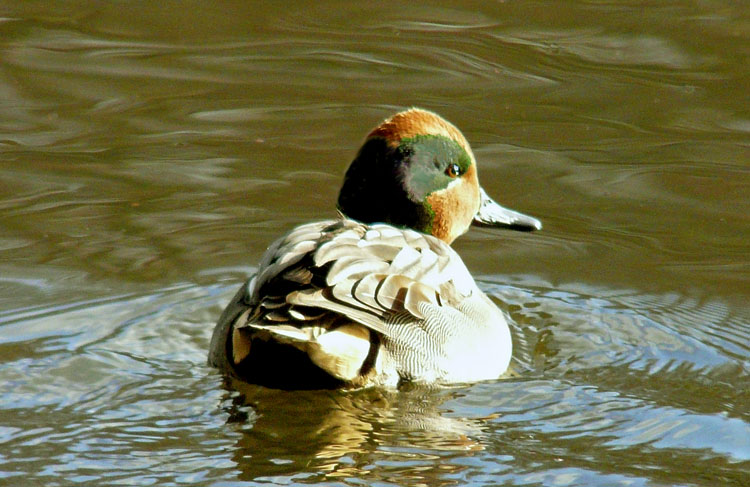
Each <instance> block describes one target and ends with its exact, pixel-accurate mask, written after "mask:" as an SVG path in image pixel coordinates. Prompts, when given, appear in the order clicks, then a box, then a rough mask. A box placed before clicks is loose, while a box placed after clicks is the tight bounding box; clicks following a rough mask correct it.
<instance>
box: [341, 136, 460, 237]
mask: <svg viewBox="0 0 750 487" xmlns="http://www.w3.org/2000/svg"><path fill="white" fill-rule="evenodd" d="M471 164H472V159H471V156H469V154H468V153H467V152H466V150H464V149H463V148H462V147H461V146H460V145H459V144H458V143H456V142H455V141H454V140H452V139H450V138H448V137H445V136H442V135H417V136H415V137H410V138H408V139H402V140H401V141H400V144H399V145H398V146H397V147H393V146H392V145H391V144H390V143H389V142H388V141H387V140H386V139H384V138H381V137H371V138H370V139H368V140H367V141H366V142H365V144H364V145H363V146H362V148H361V149H360V151H359V153H358V154H357V157H355V159H354V161H352V163H351V165H350V166H349V169H348V170H347V172H346V176H345V177H344V184H343V186H342V187H341V192H340V193H339V199H338V207H339V209H340V210H341V212H342V213H344V214H345V215H346V216H348V217H349V218H353V219H355V220H358V221H361V222H364V223H378V222H382V223H390V224H392V225H395V226H400V227H407V228H412V229H414V230H417V231H420V232H423V233H428V234H429V233H432V227H433V222H434V221H435V212H434V210H433V208H432V207H431V206H430V204H429V202H428V201H427V199H428V196H430V195H431V194H432V193H434V192H435V191H439V190H441V189H445V188H447V187H448V185H449V184H450V183H451V182H452V181H453V180H454V179H455V178H456V177H460V176H461V175H463V174H464V173H465V172H466V171H468V170H469V167H470V166H471Z"/></svg>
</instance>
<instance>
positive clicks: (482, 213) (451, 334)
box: [208, 108, 542, 390]
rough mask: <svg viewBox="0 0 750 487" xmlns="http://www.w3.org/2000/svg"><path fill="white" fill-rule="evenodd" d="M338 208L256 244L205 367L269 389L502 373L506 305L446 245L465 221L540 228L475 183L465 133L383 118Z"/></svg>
mask: <svg viewBox="0 0 750 487" xmlns="http://www.w3.org/2000/svg"><path fill="white" fill-rule="evenodd" d="M337 209H338V214H337V216H336V218H332V219H329V220H323V221H317V222H312V223H306V224H303V225H300V226H298V227H296V228H293V229H292V230H291V231H289V232H288V233H287V234H286V235H284V236H282V237H280V238H279V239H278V240H276V241H275V242H273V243H272V244H271V245H270V246H269V247H268V248H267V250H266V251H265V253H264V254H263V257H262V258H261V261H260V264H259V266H258V270H257V272H256V273H255V274H254V275H253V276H252V277H251V278H249V279H248V280H247V281H246V282H245V283H244V284H243V285H242V286H241V287H240V289H239V290H238V291H237V293H236V294H235V296H234V298H233V299H232V300H231V301H230V303H229V304H228V305H227V306H226V308H225V309H224V311H223V313H222V314H221V316H220V318H219V320H218V322H217V324H216V326H215V328H214V331H213V335H212V337H211V342H210V346H209V359H208V362H209V365H211V366H213V367H216V368H218V369H220V370H221V371H222V372H223V373H224V374H225V375H227V376H229V377H231V378H232V379H235V380H239V381H241V382H245V383H249V384H257V385H260V386H265V387H271V388H276V389H288V390H293V389H353V388H362V387H370V386H382V387H386V388H398V387H400V386H402V385H403V384H405V383H422V384H436V385H451V384H460V383H473V382H478V381H484V380H493V379H497V378H500V377H501V376H502V375H503V374H504V373H505V372H506V371H507V369H508V367H509V364H510V360H511V355H512V349H513V346H512V339H511V334H510V329H509V326H508V319H509V318H507V317H506V315H505V314H504V313H503V312H502V311H501V310H500V309H499V308H498V306H497V305H496V304H495V303H494V302H493V301H492V300H490V298H489V297H488V296H487V295H486V294H485V293H484V292H483V291H482V290H481V289H480V288H479V287H478V286H477V284H476V282H475V280H474V278H473V277H472V275H471V273H470V272H469V270H468V269H467V267H466V265H465V264H464V262H463V261H462V259H461V257H460V256H459V255H458V253H456V251H455V250H453V248H452V247H451V243H452V242H453V241H454V240H455V239H456V238H458V237H459V236H460V235H462V234H464V233H465V232H466V231H467V230H468V229H469V228H470V227H471V226H489V227H497V228H506V229H511V230H519V231H534V230H540V229H541V228H542V224H541V222H540V221H539V220H538V219H536V218H533V217H531V216H528V215H525V214H523V213H520V212H517V211H514V210H510V209H508V208H505V207H503V206H501V205H500V204H498V203H497V202H495V201H494V200H493V199H492V198H490V196H488V194H487V193H486V192H485V191H484V189H482V187H481V186H480V185H479V180H478V177H477V163H476V159H475V157H474V154H473V152H472V150H471V147H470V146H469V143H468V142H467V140H466V138H465V137H464V135H463V134H462V133H461V132H460V131H459V130H458V128H456V127H455V126H454V125H453V124H451V123H450V122H448V121H447V120H445V119H444V118H442V117H441V116H439V115H437V114H436V113H433V112H431V111H428V110H424V109H420V108H410V109H407V110H404V111H401V112H399V113H396V114H395V115H393V116H391V117H389V118H387V119H386V120H384V121H383V122H382V123H380V124H379V125H378V126H377V127H375V128H374V129H373V130H372V131H371V132H370V133H369V134H368V135H367V137H366V138H365V140H364V143H363V144H362V146H361V148H360V150H359V152H358V153H357V154H356V157H355V158H354V160H353V161H352V163H351V164H350V166H349V168H348V169H347V171H346V173H345V176H344V181H343V185H342V187H341V190H340V192H339V195H338V202H337Z"/></svg>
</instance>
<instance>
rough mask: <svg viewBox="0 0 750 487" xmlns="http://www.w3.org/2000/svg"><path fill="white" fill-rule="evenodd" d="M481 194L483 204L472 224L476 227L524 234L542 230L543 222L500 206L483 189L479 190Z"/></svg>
mask: <svg viewBox="0 0 750 487" xmlns="http://www.w3.org/2000/svg"><path fill="white" fill-rule="evenodd" d="M479 192H480V194H481V196H482V204H481V205H480V206H479V211H478V212H477V214H476V216H474V221H473V222H472V223H473V224H474V225H477V226H485V227H500V228H508V229H510V230H519V231H522V232H533V231H534V230H541V229H542V222H540V221H539V220H537V219H536V218H534V217H531V216H529V215H524V214H523V213H519V212H517V211H513V210H509V209H508V208H504V207H502V206H500V205H499V204H497V203H496V202H495V201H494V200H493V199H492V198H490V197H489V196H488V195H487V193H486V192H485V191H484V189H482V188H479Z"/></svg>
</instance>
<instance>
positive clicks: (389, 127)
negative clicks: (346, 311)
mask: <svg viewBox="0 0 750 487" xmlns="http://www.w3.org/2000/svg"><path fill="white" fill-rule="evenodd" d="M338 207H339V210H340V211H341V212H342V213H344V214H345V215H346V216H347V217H349V218H352V219H354V220H358V221H361V222H363V223H379V222H380V223H389V224H391V225H395V226H399V227H408V228H412V229H414V230H417V231H420V232H423V233H427V234H432V235H434V236H435V237H437V238H439V239H441V240H443V241H445V242H447V243H451V242H453V240H455V239H456V237H458V236H459V235H462V234H463V233H465V232H466V231H467V230H468V229H469V227H470V226H471V225H472V224H473V225H482V226H493V227H504V228H510V229H513V230H524V231H532V230H539V229H541V228H542V224H541V222H540V221H539V220H537V219H536V218H532V217H530V216H527V215H524V214H522V213H518V212H516V211H513V210H509V209H507V208H504V207H502V206H500V205H499V204H497V203H496V202H495V201H493V200H492V199H491V198H490V197H489V196H488V195H487V193H485V191H484V190H483V189H482V188H481V186H479V180H478V178H477V165H476V160H475V159H474V154H473V153H472V151H471V148H470V147H469V143H468V142H467V141H466V139H465V138H464V136H463V134H461V132H460V131H459V130H458V129H457V128H456V127H455V126H454V125H452V124H451V123H449V122H448V121H446V120H444V119H443V118H441V117H440V116H438V115H436V114H434V113H432V112H428V111H426V110H421V109H418V108H412V109H410V110H406V111H403V112H400V113H397V114H396V115H393V116H392V117H391V118H389V119H387V120H385V121H384V122H383V123H382V124H380V125H379V126H377V127H376V128H375V129H374V130H373V131H372V132H370V134H369V135H368V136H367V138H366V139H365V142H364V144H363V145H362V148H361V149H360V150H359V153H358V154H357V157H356V158H355V159H354V161H353V162H352V163H351V165H350V166H349V169H348V170H347V172H346V176H345V177H344V185H343V186H342V188H341V192H340V193H339V200H338Z"/></svg>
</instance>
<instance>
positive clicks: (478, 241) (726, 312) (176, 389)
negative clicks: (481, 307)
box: [0, 0, 750, 486]
mask: <svg viewBox="0 0 750 487" xmlns="http://www.w3.org/2000/svg"><path fill="white" fill-rule="evenodd" d="M749 60H750V16H749V15H748V13H747V9H746V8H743V6H742V5H741V3H736V2H727V1H719V0H716V1H709V2H690V1H685V0H681V1H674V2H662V3H660V4H659V5H658V6H653V7H651V8H649V9H643V7H642V5H641V4H639V3H638V2H625V1H623V2H545V1H539V2H504V3H498V4H495V3H487V2H468V3H466V2H462V3H460V4H452V3H448V2H444V3H443V2H440V3H437V4H435V3H431V4H429V5H417V4H409V5H406V4H401V3H395V2H385V3H380V4H378V5H377V6H371V5H364V4H363V5H362V6H356V5H355V6H352V5H350V4H348V3H337V2H326V3H324V4H316V5H310V6H306V7H305V8H301V7H299V8H293V9H290V8H288V7H274V6H272V5H271V6H269V5H264V4H250V3H247V2H226V3H224V4H222V5H221V6H209V5H207V4H205V3H204V2H161V3H160V4H158V5H152V4H150V3H147V2H128V3H125V4H123V3H116V2H91V1H88V0H81V1H78V2H68V3H60V4H50V3H49V2H34V1H30V2H20V3H10V2H5V5H4V6H3V8H2V9H1V10H0V357H1V359H0V397H2V399H0V444H2V448H0V484H7V485H51V486H52V485H77V484H78V485H80V484H83V485H150V484H159V485H175V484H192V485H216V486H223V485H255V484H269V483H271V484H319V485H466V484H472V485H498V484H504V485H550V486H551V485H555V486H558V485H566V486H567V485H571V486H572V485H580V486H590V485H602V486H610V485H629V486H632V485H635V486H641V485H643V486H661V485H690V486H693V485H695V486H698V485H706V486H713V485H728V486H731V485H736V486H742V485H748V484H750V474H749V473H748V472H750V406H748V404H750V392H748V391H750V358H749V357H750V311H748V306H747V303H748V299H749V298H750V262H749V260H748V255H750V245H748V241H750V231H748V228H750V219H749V217H748V215H749V214H750V199H748V197H747V194H750V168H749V166H748V161H750V111H748V107H749V106H750V95H749V94H750V89H749V88H750V85H748V82H747V80H748V79H750V69H749V68H748V66H750V63H749V62H748V61H749ZM407 106H420V107H424V108H428V109H432V110H435V111H437V112H438V113H440V114H442V115H444V116H445V117H446V118H448V119H449V120H451V121H452V122H454V123H455V124H456V125H458V126H459V127H460V128H461V129H462V130H463V131H464V133H465V135H466V136H467V138H468V139H469V141H470V143H471V144H472V146H473V148H474V151H475V153H476V156H477V159H478V160H479V168H480V179H481V180H482V183H483V185H484V187H485V188H486V189H487V191H488V192H489V193H490V194H492V195H493V196H494V197H496V199H498V200H499V201H501V202H502V203H504V204H506V205H508V206H510V207H512V208H515V209H518V210H520V211H523V212H525V213H529V214H532V215H534V216H536V217H539V218H540V219H541V220H542V221H543V222H544V225H545V227H544V230H543V231H542V232H539V233H534V234H522V233H513V232H498V231H493V230H488V229H474V230H472V231H471V232H470V233H469V234H467V235H466V236H464V237H462V238H461V239H459V240H458V241H457V242H456V243H455V245H454V246H455V248H456V249H457V250H458V252H459V253H460V254H461V255H462V256H463V258H464V260H465V262H466V263H467V265H468V266H469V268H470V269H471V270H472V272H473V273H474V274H475V275H476V276H477V277H478V280H479V284H480V286H481V287H482V288H483V289H485V290H486V291H487V292H488V293H489V294H490V296H492V298H493V299H494V300H495V302H496V303H497V304H498V305H499V306H500V307H501V308H502V309H504V310H506V311H507V312H508V313H509V315H510V316H511V317H512V321H513V323H512V332H513V337H514V345H515V351H514V361H513V370H514V373H513V374H512V376H510V377H506V378H503V379H501V380H498V381H491V382H485V383H479V384H471V385H465V386H457V387H453V388H440V389H435V388H427V387H417V386H414V387H409V388H406V389H405V390H403V391H398V392H396V391H386V390H365V391H357V392H346V393H344V392H330V391H328V392H316V391H312V392H304V393H300V392H280V391H270V390H266V389H262V388H257V387H252V386H242V385H241V384H234V383H229V382H227V381H226V380H225V379H224V378H222V377H221V376H220V375H219V374H218V373H216V372H215V371H214V370H212V369H210V368H209V367H207V366H206V364H205V361H206V351H207V347H208V342H209V339H210V334H211V330H212V328H213V324H214V322H215V320H216V319H217V317H218V315H219V314H220V312H221V310H222V308H223V306H224V305H225V304H226V303H227V302H228V301H229V299H230V298H231V296H232V295H233V294H234V292H235V291H236V288H237V287H238V286H239V284H240V282H241V281H242V280H243V279H244V278H246V276H247V275H249V274H251V273H252V272H253V270H254V268H255V267H254V266H255V265H256V263H257V261H258V259H259V258H260V256H261V254H262V252H263V251H264V249H265V247H266V246H267V245H268V244H269V243H270V242H271V241H272V240H273V239H274V238H275V237H277V236H278V235H279V234H281V233H282V232H284V231H286V230H288V229H290V228H291V227H293V226H294V225H295V224H298V223H301V222H304V221H309V220H314V219H318V218H322V217H332V216H333V215H334V204H335V200H336V196H337V190H338V186H339V184H340V182H341V178H342V175H343V171H344V170H345V168H346V166H347V165H348V163H349V162H350V160H351V159H352V157H353V156H354V154H355V151H356V149H357V148H358V145H359V143H360V142H361V140H362V138H363V136H364V135H365V134H366V133H367V131H368V130H369V129H371V128H372V127H373V126H374V125H376V124H377V123H378V122H379V121H380V120H382V119H383V118H384V117H386V116H388V115H390V114H392V113H393V112H395V111H397V110H400V109H402V108H404V107H407Z"/></svg>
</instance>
